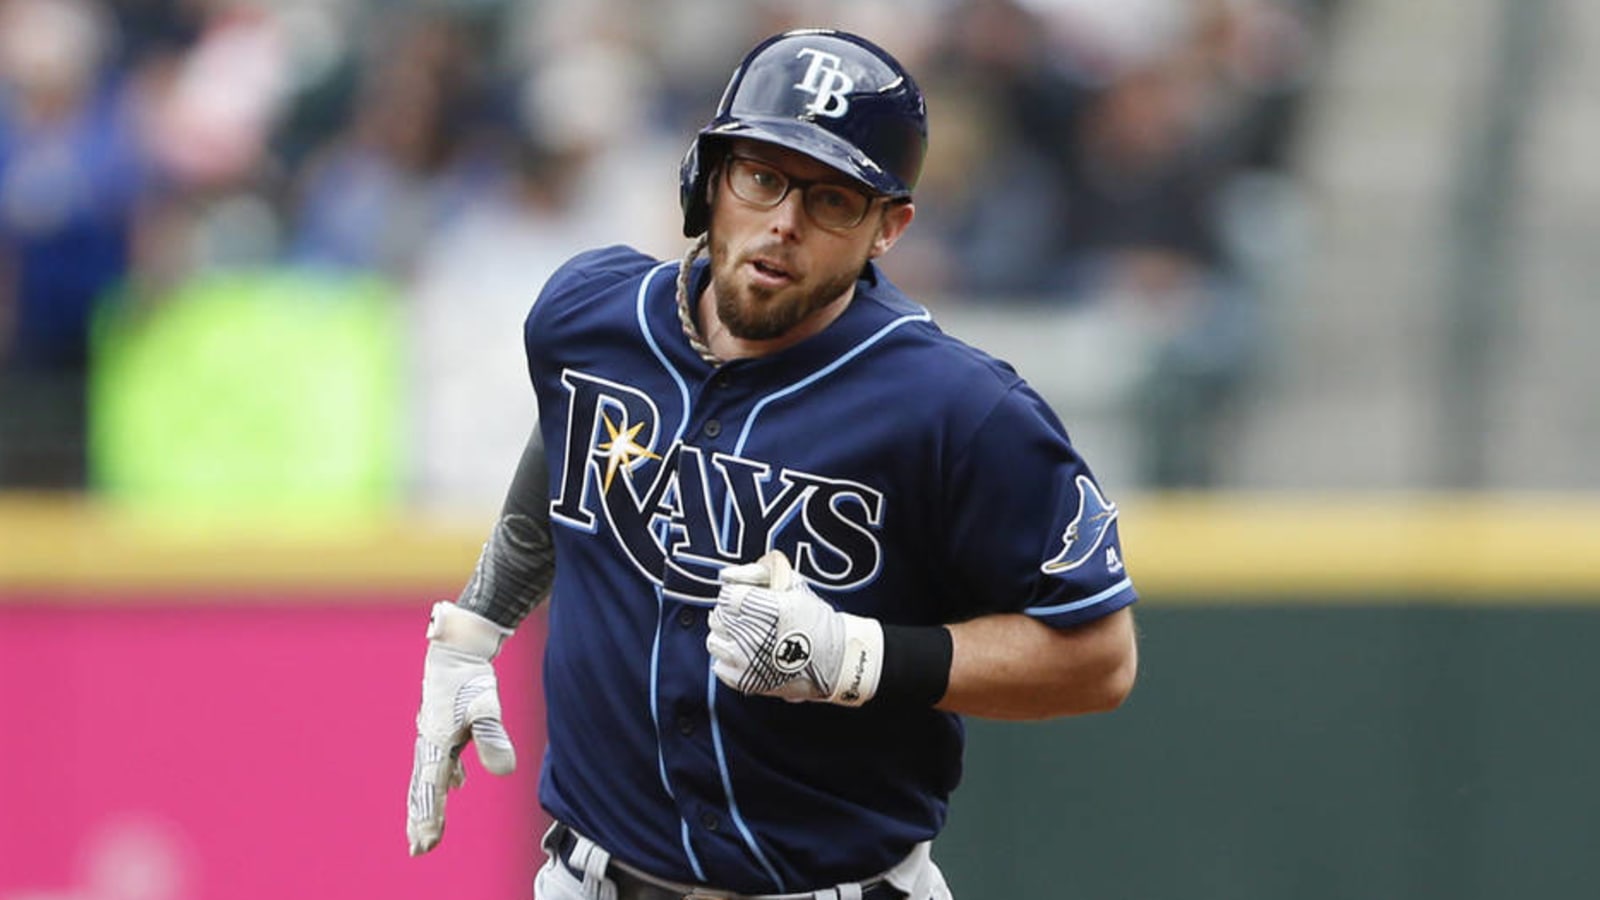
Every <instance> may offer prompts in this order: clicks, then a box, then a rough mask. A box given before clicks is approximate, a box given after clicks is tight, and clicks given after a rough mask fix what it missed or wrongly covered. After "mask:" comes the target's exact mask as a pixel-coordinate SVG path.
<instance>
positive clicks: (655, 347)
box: [634, 262, 706, 881]
mask: <svg viewBox="0 0 1600 900" xmlns="http://www.w3.org/2000/svg"><path fill="white" fill-rule="evenodd" d="M672 265H673V263H670V262H664V263H661V264H660V265H658V266H656V267H655V268H653V269H651V270H650V271H648V272H646V273H645V275H644V278H642V279H640V281H639V292H638V294H637V297H636V299H635V301H634V308H635V312H636V314H637V316H638V319H639V331H640V333H641V334H643V335H644V341H645V344H647V345H648V346H649V347H650V352H651V353H654V354H655V357H656V359H658V360H660V362H661V367H662V368H664V369H666V370H667V374H668V375H671V376H672V380H673V382H674V383H676V384H677V385H678V396H679V397H680V398H682V400H683V416H682V417H681V418H679V419H678V432H677V434H674V435H673V436H672V440H671V442H669V443H668V444H667V446H669V447H670V446H672V445H673V444H676V443H677V442H678V441H680V440H683V431H684V429H685V428H686V427H688V425H689V411H690V410H689V405H690V399H689V385H688V384H687V383H686V382H685V381H684V380H683V376H682V375H679V374H678V370H677V369H674V368H673V367H672V364H671V363H670V362H668V361H667V356H666V354H665V353H662V352H661V345H660V344H657V343H656V337H655V335H654V334H651V333H650V325H649V322H648V320H647V319H646V318H645V298H646V296H647V295H648V294H649V292H650V283H651V282H652V281H654V280H655V277H656V276H657V275H659V274H660V273H661V270H663V269H666V268H668V267H670V266H672ZM661 525H662V527H663V528H671V525H670V524H668V523H666V522H663V523H661ZM667 537H668V535H667V534H665V533H663V534H662V535H660V538H661V543H662V546H665V545H666V540H667ZM655 595H656V629H655V635H654V637H652V638H651V640H650V725H651V727H652V728H654V729H655V733H656V734H658V735H659V734H660V733H661V714H660V711H659V706H660V701H659V695H658V694H657V692H656V685H657V683H659V681H660V678H661V624H662V621H663V620H664V619H665V613H666V601H665V600H664V599H663V597H662V592H661V588H660V587H657V588H656V590H655ZM656 770H657V773H658V774H659V775H660V776H661V787H662V788H663V789H664V790H666V792H667V796H668V797H670V798H672V802H673V804H674V805H676V804H677V802H678V795H677V792H675V791H673V789H672V782H671V781H670V780H669V779H668V778H667V758H666V755H665V754H663V753H662V752H661V741H660V740H659V739H658V740H657V741H656ZM678 839H679V841H681V842H682V843H683V855H684V856H685V857H687V858H688V860H689V866H690V868H692V869H694V877H696V878H698V879H700V880H701V881H705V880H706V873H705V869H704V868H702V867H701V865H700V857H698V856H696V855H695V852H694V845H693V844H692V843H691V842H690V841H689V823H688V821H687V820H685V819H684V818H683V817H682V816H679V817H678Z"/></svg>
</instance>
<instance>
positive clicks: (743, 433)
mask: <svg viewBox="0 0 1600 900" xmlns="http://www.w3.org/2000/svg"><path fill="white" fill-rule="evenodd" d="M932 319H933V314H932V313H930V312H928V310H927V309H923V310H922V312H920V313H914V314H912V315H908V316H901V317H900V318H898V319H895V320H894V321H893V322H890V323H889V324H887V325H885V326H883V327H882V328H880V329H878V330H877V331H876V332H874V333H873V334H872V336H871V337H869V338H867V339H866V340H864V341H862V342H861V343H859V344H857V345H855V346H854V347H851V348H850V351H849V352H848V353H845V354H844V355H842V356H840V357H839V358H838V359H836V360H834V361H833V362H831V363H829V364H827V365H826V366H823V367H822V368H820V369H818V370H817V371H815V372H812V373H811V374H810V375H807V376H806V377H804V378H802V379H800V380H799V381H796V382H795V383H794V384H791V385H789V386H788V387H786V388H780V389H778V390H776V391H773V392H772V393H770V394H768V395H767V396H765V397H762V398H761V399H760V400H759V401H757V402H756V405H755V406H754V407H753V408H752V409H751V410H750V415H749V417H748V418H746V419H745V420H744V428H742V429H741V430H740V431H739V440H738V442H737V443H736V444H734V445H733V452H734V455H735V456H739V455H742V454H743V453H744V445H745V442H746V441H748V440H749V439H750V429H751V428H753V427H755V424H756V417H757V416H759V415H761V411H762V409H763V408H765V407H766V405H767V404H768V403H771V402H773V401H774V400H781V399H783V398H784V397H787V396H789V395H790V394H793V393H795V392H796V391H801V390H804V389H806V388H808V387H810V386H811V385H812V384H814V383H816V382H817V381H818V380H819V379H822V378H826V377H827V376H829V375H831V374H833V372H835V371H836V370H838V368H839V367H840V366H843V365H844V364H845V363H848V362H849V361H850V360H852V359H855V358H856V357H857V356H860V355H861V354H862V353H865V352H866V351H867V350H868V349H870V348H871V347H872V345H873V344H876V343H877V342H879V341H881V340H883V339H884V338H885V337H887V336H888V334H889V333H890V332H892V331H894V330H895V329H896V328H899V327H900V326H901V325H904V324H906V323H907V322H928V321H931V320H932ZM732 514H733V498H731V497H729V498H726V499H725V500H724V501H723V506H722V545H723V546H724V547H726V546H727V545H728V529H729V528H730V527H731V526H732V524H733V522H732Z"/></svg>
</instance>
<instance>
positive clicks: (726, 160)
mask: <svg viewBox="0 0 1600 900" xmlns="http://www.w3.org/2000/svg"><path fill="white" fill-rule="evenodd" d="M741 162H742V163H750V164H752V165H756V166H760V167H761V168H762V169H765V170H767V171H769V172H771V173H772V174H773V175H775V176H776V177H777V178H779V179H780V180H782V182H783V190H782V191H780V192H779V193H778V196H777V198H776V199H774V200H771V201H770V202H763V201H761V200H756V199H751V198H750V197H746V196H745V195H744V194H741V193H739V189H738V188H736V187H734V181H733V166H734V163H741ZM722 169H723V172H722V180H723V181H724V182H725V183H726V184H727V186H728V190H729V191H731V192H732V193H733V195H734V196H735V197H737V198H739V200H741V201H743V202H745V203H748V204H750V205H751V206H754V207H756V208H757V209H776V208H777V206H778V204H780V203H782V202H783V201H784V200H785V199H787V198H788V196H789V194H790V192H791V191H793V190H795V189H796V188H799V189H800V206H801V207H802V208H803V209H804V210H805V211H806V216H807V217H808V218H810V219H811V221H812V223H813V224H815V225H816V226H817V227H818V228H821V229H824V230H826V231H834V232H844V231H850V230H851V229H853V228H856V227H858V226H860V224H861V223H862V222H865V221H866V220H867V214H868V213H870V212H872V207H873V206H874V205H875V204H876V203H877V202H878V201H879V200H888V201H890V202H897V198H890V197H886V196H885V195H883V194H869V193H867V192H866V191H863V190H860V189H858V188H855V187H853V186H851V185H848V184H844V183H842V182H839V181H833V180H829V179H825V178H795V177H794V176H792V175H790V174H789V173H788V172H785V171H783V170H782V169H780V168H778V167H777V166H776V165H775V164H773V163H772V162H769V161H768V160H765V159H761V158H759V157H755V156H745V155H744V154H742V153H729V154H727V155H726V156H724V157H723V162H722ZM813 187H826V188H831V189H833V190H839V191H849V192H851V193H853V194H856V195H857V196H860V197H863V198H865V199H866V201H867V202H866V203H865V204H863V205H862V207H861V215H859V216H857V217H856V218H855V220H854V221H852V222H850V223H849V224H830V223H825V222H823V221H822V220H820V219H818V218H817V215H816V213H815V212H813V211H812V209H811V203H812V201H811V197H812V194H811V189H812V188H813ZM898 202H902V203H904V202H906V201H905V200H903V199H899V200H898Z"/></svg>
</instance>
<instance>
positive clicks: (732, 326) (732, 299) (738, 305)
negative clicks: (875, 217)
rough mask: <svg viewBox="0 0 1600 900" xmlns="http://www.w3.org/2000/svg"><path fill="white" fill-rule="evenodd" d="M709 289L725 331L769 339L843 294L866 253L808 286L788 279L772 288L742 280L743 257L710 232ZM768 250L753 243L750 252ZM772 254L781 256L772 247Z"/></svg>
mask: <svg viewBox="0 0 1600 900" xmlns="http://www.w3.org/2000/svg"><path fill="white" fill-rule="evenodd" d="M709 245H710V252H711V288H712V290H713V291H715V292H716V301H717V318H718V319H720V320H722V325H723V327H724V328H726V329H727V330H728V333H729V334H731V335H733V336H734V337H736V338H739V339H740V340H746V341H768V340H772V339H774V338H779V337H782V336H783V335H785V334H788V333H789V332H790V331H791V330H793V329H794V327H795V326H796V325H799V324H800V323H801V322H804V321H805V320H806V319H807V318H808V317H809V316H811V314H812V313H815V312H816V311H817V310H819V309H822V308H823V307H825V306H827V305H828V304H830V303H832V302H833V301H835V300H837V299H839V298H840V297H841V296H843V294H844V292H845V291H847V290H849V289H850V288H851V287H852V286H853V285H854V284H855V283H856V279H857V278H858V277H859V276H860V274H861V270H862V269H863V268H864V267H865V266H866V264H867V258H868V257H867V254H866V253H863V254H862V256H861V259H860V260H858V261H857V263H856V265H855V266H854V267H852V268H847V269H843V270H841V271H839V272H837V273H833V274H830V275H829V276H828V277H826V278H824V279H823V280H822V281H819V282H817V283H815V284H813V285H809V286H807V285H804V284H801V283H799V282H797V281H791V282H789V283H788V284H786V285H784V286H783V287H781V288H779V289H777V290H770V289H768V288H765V287H761V286H756V285H751V284H747V283H741V282H740V281H739V280H738V278H737V274H738V271H739V269H740V267H741V266H742V264H743V263H744V262H745V260H744V259H743V258H740V259H734V258H732V257H733V252H732V251H731V250H730V249H729V248H728V245H727V242H726V241H719V240H718V239H717V236H716V235H715V234H712V235H711V236H710V242H709ZM763 252H768V251H767V250H766V249H765V248H761V247H757V248H755V249H754V250H753V251H752V252H751V253H750V254H749V255H751V256H756V255H760V254H762V253H763ZM770 252H771V254H772V255H773V256H775V257H779V258H781V257H782V254H781V253H780V252H778V251H776V250H774V251H770Z"/></svg>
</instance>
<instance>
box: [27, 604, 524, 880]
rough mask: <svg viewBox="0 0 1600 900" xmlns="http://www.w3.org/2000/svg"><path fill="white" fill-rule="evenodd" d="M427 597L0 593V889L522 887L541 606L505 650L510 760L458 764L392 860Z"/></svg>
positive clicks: (400, 824) (398, 840)
mask: <svg viewBox="0 0 1600 900" xmlns="http://www.w3.org/2000/svg"><path fill="white" fill-rule="evenodd" d="M429 603H430V600H429V599H428V598H426V597H404V596H396V597H383V598H373V597H361V598H339V597H326V598H307V597H298V596H297V597H292V598H286V597H262V596H252V597H242V598H241V597H218V598H207V599H205V600H204V601H199V600H195V599H192V598H174V597H166V598H163V597H160V596H156V597H139V598H118V599H117V600H116V601H115V603H114V604H101V605H94V604H89V603H86V602H83V601H81V600H79V601H72V602H68V603H63V602H45V601H44V598H34V600H33V601H32V602H30V600H29V599H28V598H15V597H8V598H6V599H5V602H0V723H3V724H0V773H4V774H3V783H4V784H5V787H4V788H3V789H0V900H21V898H27V900H46V898H48V900H66V898H69V897H70V898H73V900H124V898H125V900H253V898H262V900H267V898H270V900H284V898H304V900H320V898H335V897H340V898H348V897H372V898H384V900H395V898H409V897H417V898H428V900H439V898H444V897H482V898H508V897H530V896H531V893H532V891H531V884H532V876H533V871H534V869H535V867H536V865H537V863H538V862H539V861H540V860H541V859H542V856H541V855H540V853H539V851H538V846H537V844H538V832H539V831H540V830H541V829H542V826H543V823H544V819H543V814H542V813H540V812H539V811H538V809H537V803H536V800H535V793H534V792H535V782H536V778H537V775H538V763H539V757H540V754H541V753H542V748H543V745H544V735H543V727H544V722H543V715H542V712H541V709H542V707H541V706H540V704H539V700H538V698H539V689H538V684H537V668H536V665H535V663H534V660H535V659H536V655H537V654H536V651H537V645H538V644H539V643H540V642H541V640H542V637H543V627H542V626H543V622H542V620H541V619H538V618H537V617H536V618H535V620H533V621H530V622H529V623H528V624H527V625H525V626H524V627H523V628H522V629H521V631H520V632H519V633H518V634H517V636H516V637H515V638H513V640H512V641H511V643H510V645H509V646H508V648H507V650H506V652H505V654H503V655H502V657H501V660H500V662H499V664H498V670H499V673H500V678H501V696H502V698H503V699H504V701H505V705H506V707H507V709H506V714H507V726H508V728H509V729H510V731H511V734H512V738H513V740H514V741H515V742H516V745H517V750H518V753H519V763H518V769H517V772H516V773H515V774H514V775H512V776H511V777H509V778H507V779H498V778H495V777H494V776H492V775H489V774H487V773H486V772H484V771H483V769H482V768H481V767H480V766H479V765H478V763H477V760H476V758H470V760H469V762H468V765H467V784H466V786H465V788H464V789H463V790H461V791H458V792H455V793H453V794H452V795H451V798H450V807H449V816H448V819H447V821H448V823H449V827H448V829H447V831H446V834H445V839H444V842H443V844H441V845H440V847H439V848H438V849H436V850H435V851H434V852H433V853H431V854H429V855H427V856H425V857H422V858H419V859H411V858H410V857H408V856H407V855H406V838H405V789H406V784H407V780H408V778H409V775H410V770H411V746H412V737H413V735H414V734H415V731H414V725H413V717H414V716H415V715H416V707H417V700H418V692H419V685H420V679H421V675H422V656H423V650H424V647H425V642H424V639H423V637H422V633H423V629H424V627H425V624H426V618H427V608H428V605H429ZM468 756H469V757H471V756H472V754H471V752H470V751H469V753H468Z"/></svg>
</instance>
